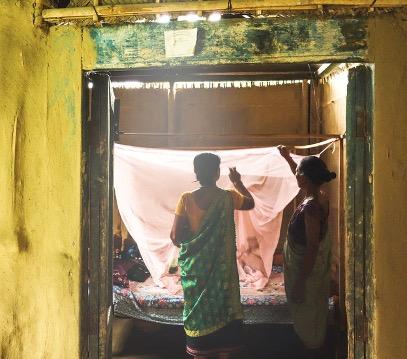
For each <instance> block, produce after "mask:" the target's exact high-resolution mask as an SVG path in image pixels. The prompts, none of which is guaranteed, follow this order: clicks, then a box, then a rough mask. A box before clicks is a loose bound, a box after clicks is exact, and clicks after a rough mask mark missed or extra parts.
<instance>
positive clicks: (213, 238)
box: [171, 153, 254, 359]
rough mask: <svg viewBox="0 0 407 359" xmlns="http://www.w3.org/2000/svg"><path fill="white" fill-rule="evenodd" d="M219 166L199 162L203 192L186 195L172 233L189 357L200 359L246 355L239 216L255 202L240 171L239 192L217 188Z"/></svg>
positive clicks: (203, 157) (209, 157)
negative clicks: (238, 257) (177, 251)
mask: <svg viewBox="0 0 407 359" xmlns="http://www.w3.org/2000/svg"><path fill="white" fill-rule="evenodd" d="M219 166H220V158H219V157H218V156H216V155H214V154H211V153H202V154H200V155H198V156H196V157H195V159H194V171H195V174H196V178H197V181H198V182H199V183H200V185H201V186H200V188H198V189H197V190H195V191H193V192H185V193H183V194H182V196H181V198H180V199H179V201H178V204H177V208H176V211H175V219H174V224H173V228H172V231H171V240H172V241H173V243H174V244H175V245H177V246H180V247H181V250H180V254H179V259H178V263H179V266H180V269H181V284H182V288H183V291H184V311H183V320H184V329H185V333H186V347H187V353H189V354H191V355H192V356H194V358H200V359H203V358H207V357H214V356H216V357H218V358H228V357H229V356H230V355H231V354H232V353H235V352H238V351H240V350H241V349H242V335H241V329H242V319H243V312H242V308H241V304H240V290H239V277H238V272H237V264H236V234H235V223H234V210H235V209H237V210H250V209H252V208H253V207H254V200H253V197H252V196H251V194H250V193H249V192H248V190H247V189H246V187H245V186H244V185H243V183H242V181H241V179H240V174H239V173H238V172H237V171H236V169H235V168H231V169H230V173H229V178H230V180H231V182H232V183H233V185H234V187H235V189H233V190H223V189H221V188H219V187H217V186H216V182H217V180H218V179H219V176H220V167H219Z"/></svg>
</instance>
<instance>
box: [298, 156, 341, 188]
mask: <svg viewBox="0 0 407 359" xmlns="http://www.w3.org/2000/svg"><path fill="white" fill-rule="evenodd" d="M298 169H299V171H300V172H302V173H303V174H304V175H305V176H307V177H308V178H309V179H310V180H311V182H313V183H315V184H316V185H318V186H320V185H322V184H323V183H324V182H329V181H332V180H333V179H334V178H336V173H335V172H331V171H329V170H328V168H327V167H326V164H325V162H324V161H322V160H321V159H320V158H319V157H316V156H307V157H304V158H303V159H302V160H301V162H300V164H299V166H298Z"/></svg>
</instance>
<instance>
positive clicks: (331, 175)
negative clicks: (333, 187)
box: [328, 172, 336, 181]
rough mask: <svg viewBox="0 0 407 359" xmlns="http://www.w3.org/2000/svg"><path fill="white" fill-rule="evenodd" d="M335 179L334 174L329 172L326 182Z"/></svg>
mask: <svg viewBox="0 0 407 359" xmlns="http://www.w3.org/2000/svg"><path fill="white" fill-rule="evenodd" d="M335 178H336V173H335V172H329V174H328V181H332V180H333V179H335Z"/></svg>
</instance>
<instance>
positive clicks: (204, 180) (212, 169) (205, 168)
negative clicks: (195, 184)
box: [194, 153, 220, 186]
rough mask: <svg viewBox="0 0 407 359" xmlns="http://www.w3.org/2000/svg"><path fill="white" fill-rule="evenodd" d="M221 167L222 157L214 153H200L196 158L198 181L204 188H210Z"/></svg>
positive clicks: (195, 165) (195, 169) (195, 168)
mask: <svg viewBox="0 0 407 359" xmlns="http://www.w3.org/2000/svg"><path fill="white" fill-rule="evenodd" d="M219 166H220V157H219V156H217V155H215V154H213V153H200V154H199V155H197V156H195V158H194V172H195V174H196V179H197V180H198V181H199V183H200V184H201V185H202V186H210V185H212V184H213V183H214V181H215V180H216V178H215V176H216V174H217V171H218V170H219Z"/></svg>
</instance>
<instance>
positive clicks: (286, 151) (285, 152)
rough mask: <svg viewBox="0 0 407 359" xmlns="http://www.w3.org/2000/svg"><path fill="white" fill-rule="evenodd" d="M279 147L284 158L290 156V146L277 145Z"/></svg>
mask: <svg viewBox="0 0 407 359" xmlns="http://www.w3.org/2000/svg"><path fill="white" fill-rule="evenodd" d="M277 149H278V150H279V152H280V155H281V156H282V157H284V158H288V157H290V150H289V149H288V147H286V146H283V145H279V146H277Z"/></svg>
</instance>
